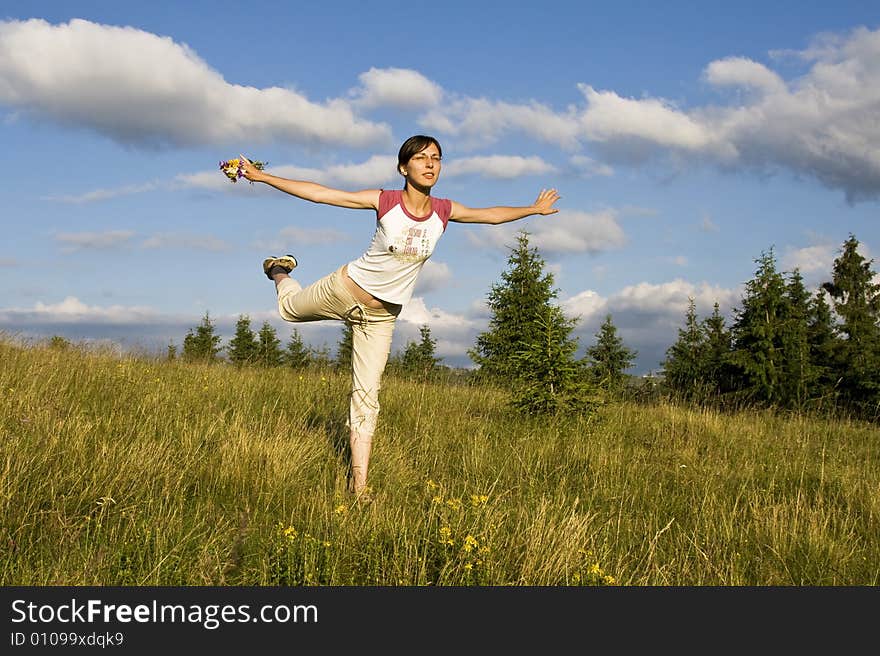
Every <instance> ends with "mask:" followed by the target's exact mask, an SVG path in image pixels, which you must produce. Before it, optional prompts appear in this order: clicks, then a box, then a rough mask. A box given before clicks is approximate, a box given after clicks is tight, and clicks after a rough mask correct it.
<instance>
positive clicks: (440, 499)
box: [431, 494, 443, 503]
mask: <svg viewBox="0 0 880 656" xmlns="http://www.w3.org/2000/svg"><path fill="white" fill-rule="evenodd" d="M431 503H443V497H442V496H440V495H439V494H438V495H437V496H435V497H433V498H432V499H431Z"/></svg>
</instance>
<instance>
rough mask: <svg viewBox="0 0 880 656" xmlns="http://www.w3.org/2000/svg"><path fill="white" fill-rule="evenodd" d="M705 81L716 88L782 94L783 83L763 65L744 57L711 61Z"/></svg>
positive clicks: (784, 86)
mask: <svg viewBox="0 0 880 656" xmlns="http://www.w3.org/2000/svg"><path fill="white" fill-rule="evenodd" d="M704 75H705V77H706V80H707V81H708V82H709V83H710V84H713V85H716V86H736V87H750V88H752V89H756V90H760V91H762V92H765V93H783V92H785V91H786V85H785V82H784V81H783V80H782V78H781V77H779V75H777V74H776V73H774V72H773V71H771V70H770V69H769V68H767V67H766V66H764V65H763V64H759V63H758V62H755V61H752V60H751V59H746V58H744V57H728V58H726V59H719V60H717V61H713V62H712V63H710V64H709V66H707V67H706V70H705V71H704Z"/></svg>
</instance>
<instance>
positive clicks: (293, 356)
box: [283, 328, 311, 369]
mask: <svg viewBox="0 0 880 656" xmlns="http://www.w3.org/2000/svg"><path fill="white" fill-rule="evenodd" d="M283 361H284V364H285V365H286V366H288V367H290V368H291V369H305V368H306V367H308V366H309V363H310V362H311V357H310V356H309V349H308V348H307V347H306V345H305V343H304V342H303V339H302V336H301V335H300V334H299V331H298V330H297V329H296V328H294V329H293V330H292V331H291V333H290V339H289V340H288V342H287V347H286V348H285V349H284V359H283Z"/></svg>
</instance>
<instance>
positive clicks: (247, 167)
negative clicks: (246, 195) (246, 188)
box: [238, 154, 262, 182]
mask: <svg viewBox="0 0 880 656" xmlns="http://www.w3.org/2000/svg"><path fill="white" fill-rule="evenodd" d="M238 157H239V159H241V165H240V167H239V168H241V174H242V175H243V176H244V177H245V178H247V179H248V180H250V181H251V182H254V181H255V180H257V179H258V177H259V175H260V174H261V173H262V171H261V170H260V169H258V168H257V167H256V166H254V163H253V162H251V161H250V160H249V159H248V158H247V157H245V156H244V155H241V154H240V155H239V156H238Z"/></svg>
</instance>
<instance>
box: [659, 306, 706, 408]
mask: <svg viewBox="0 0 880 656" xmlns="http://www.w3.org/2000/svg"><path fill="white" fill-rule="evenodd" d="M706 351H707V345H706V335H705V332H704V330H703V327H702V326H701V325H700V322H699V320H698V319H697V308H696V304H695V303H694V299H693V298H688V309H687V312H686V313H685V319H684V328H679V329H678V340H677V341H676V342H675V343H674V344H673V345H672V346H670V347H669V348H668V349H667V350H666V360H664V361H663V380H664V382H665V385H666V386H667V387H668V388H669V390H671V391H672V392H673V393H675V394H677V395H678V396H680V397H682V398H685V399H695V400H701V399H702V398H703V397H704V395H705V394H704V393H705V390H704V386H705V383H706V380H705V379H706V371H705V368H706V366H705V365H706V360H707V357H706Z"/></svg>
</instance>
